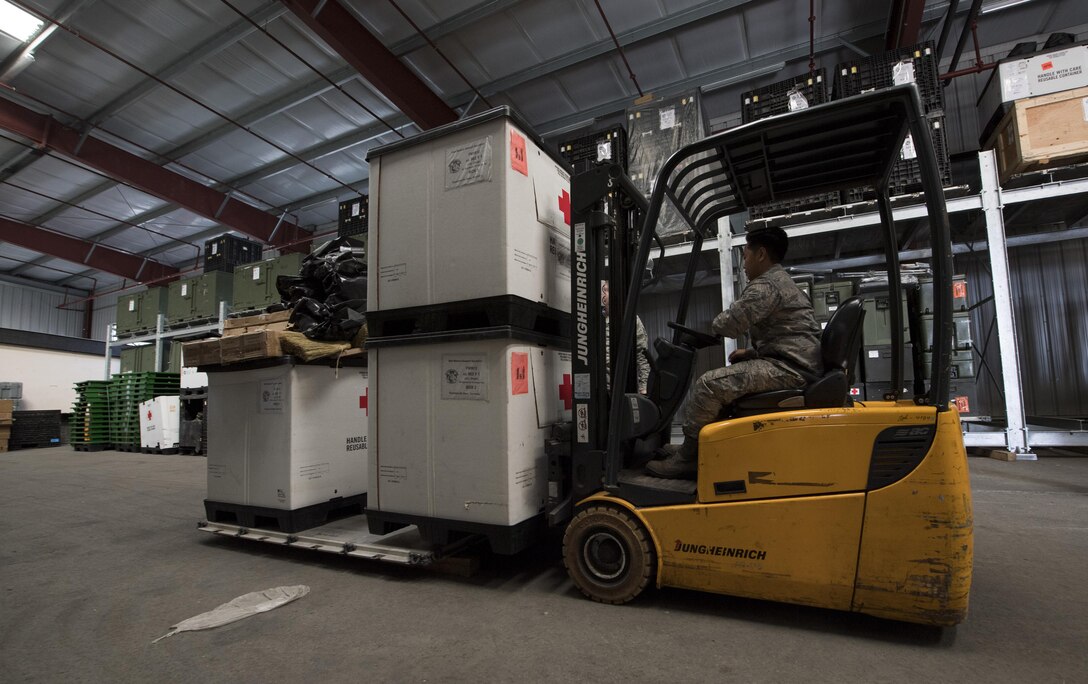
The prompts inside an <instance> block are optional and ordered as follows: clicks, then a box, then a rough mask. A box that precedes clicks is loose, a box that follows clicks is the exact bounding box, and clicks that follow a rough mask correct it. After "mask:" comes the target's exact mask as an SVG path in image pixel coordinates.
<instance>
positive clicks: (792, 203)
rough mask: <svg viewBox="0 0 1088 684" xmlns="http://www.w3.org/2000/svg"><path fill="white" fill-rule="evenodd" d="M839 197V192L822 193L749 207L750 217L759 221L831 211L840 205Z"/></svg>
mask: <svg viewBox="0 0 1088 684" xmlns="http://www.w3.org/2000/svg"><path fill="white" fill-rule="evenodd" d="M839 196H840V195H839V193H838V192H821V193H819V194H816V195H808V196H807V197H798V198H796V199H790V200H782V201H777V202H767V203H765V204H757V205H754V206H752V207H749V209H748V215H749V217H751V218H754V219H757V218H768V217H771V216H782V215H785V214H796V213H797V212H801V211H818V210H821V209H830V208H831V207H833V206H835V205H836V204H838V203H839Z"/></svg>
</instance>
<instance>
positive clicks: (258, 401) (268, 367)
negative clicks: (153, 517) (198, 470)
mask: <svg viewBox="0 0 1088 684" xmlns="http://www.w3.org/2000/svg"><path fill="white" fill-rule="evenodd" d="M263 365H264V367H258V368H250V369H247V370H237V371H217V372H213V373H209V374H208V418H207V419H208V421H209V422H208V501H207V502H206V504H205V507H206V508H207V509H208V513H209V519H214V515H213V513H214V511H215V510H216V507H217V505H219V504H233V505H241V506H249V507H253V508H255V509H264V508H267V509H276V510H284V511H297V510H299V509H304V508H307V507H309V506H320V505H325V504H328V502H330V501H338V500H342V499H350V498H352V497H363V496H365V495H366V492H367V481H368V480H367V476H368V470H367V458H366V456H367V446H368V445H367V418H366V414H367V411H368V399H369V392H368V381H367V369H366V368H363V367H339V368H337V367H330V366H329V365H318V364H314V365H306V364H301V363H296V362H293V361H287V360H277V361H276V362H269V363H268V364H263Z"/></svg>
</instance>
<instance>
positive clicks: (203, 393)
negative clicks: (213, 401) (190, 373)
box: [178, 387, 208, 401]
mask: <svg viewBox="0 0 1088 684" xmlns="http://www.w3.org/2000/svg"><path fill="white" fill-rule="evenodd" d="M178 396H179V397H181V400H182V401H192V400H194V399H207V398H208V388H207V387H181V388H179V389H178Z"/></svg>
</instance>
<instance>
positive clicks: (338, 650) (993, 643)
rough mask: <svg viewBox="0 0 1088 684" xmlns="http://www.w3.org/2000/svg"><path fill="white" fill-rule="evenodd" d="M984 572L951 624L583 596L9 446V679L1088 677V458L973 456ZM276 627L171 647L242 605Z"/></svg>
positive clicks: (238, 627)
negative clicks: (397, 554)
mask: <svg viewBox="0 0 1088 684" xmlns="http://www.w3.org/2000/svg"><path fill="white" fill-rule="evenodd" d="M970 463H971V470H972V481H973V485H974V502H975V535H976V536H975V575H974V587H973V591H972V596H971V614H970V616H969V618H968V620H967V622H966V623H964V624H963V625H960V626H959V627H958V628H956V629H947V630H943V631H938V630H932V629H926V628H921V627H916V626H911V625H904V624H897V623H892V622H886V621H882V620H877V619H872V618H868V617H865V616H860V615H851V614H847V613H838V612H833V611H827V610H817V609H810V608H801V607H793V606H787V605H781V604H775V603H767V602H761V601H752V600H745V599H737V598H730V597H725V596H713V595H707V594H699V593H695V592H688V591H680V590H664V591H656V590H651V591H649V592H648V593H647V594H645V595H643V596H642V597H641V598H640V599H639V600H637V601H636V602H635V603H633V604H631V605H628V606H622V607H614V606H603V605H598V604H596V603H592V602H590V601H588V600H586V599H583V598H582V597H581V595H580V594H579V593H578V592H577V591H576V590H575V589H574V588H573V586H572V585H571V583H570V581H569V580H568V579H567V576H566V574H565V572H564V571H563V568H562V564H561V562H560V560H559V558H558V551H557V547H556V546H555V545H551V546H545V547H542V548H541V549H540V550H539V551H538V552H535V553H530V554H526V555H525V556H523V557H518V558H514V559H491V560H487V561H486V562H485V564H484V567H483V569H482V570H481V571H480V572H479V573H478V574H477V575H476V576H474V577H471V578H460V577H456V576H449V575H439V574H435V573H434V572H433V571H427V570H422V569H414V568H402V567H394V566H388V565H383V564H381V563H376V562H369V561H361V560H354V559H348V558H342V557H338V556H332V555H325V554H317V553H312V552H309V553H308V552H306V551H303V550H300V549H287V548H281V547H274V546H271V545H262V544H259V543H255V542H244V541H242V540H235V539H221V538H215V537H212V536H210V535H205V534H202V533H200V532H198V531H197V529H196V525H195V522H196V521H197V520H198V519H199V518H200V517H201V515H202V512H203V509H202V505H201V499H202V496H203V493H204V459H203V458H200V457H191V456H151V455H141V454H128V453H117V452H110V451H107V452H99V453H90V454H87V453H76V452H73V451H71V450H70V449H68V448H63V447H62V448H53V449H40V450H33V451H17V452H12V453H5V454H0V542H2V543H0V673H3V676H2V679H3V680H4V681H7V682H15V681H24V680H51V681H56V680H66V681H71V680H76V681H157V682H171V681H227V680H238V681H262V682H279V681H315V680H324V681H348V680H355V681H358V680H360V679H363V678H365V679H366V680H369V681H396V682H401V681H428V680H430V681H436V680H439V681H478V680H485V681H559V680H591V679H592V680H596V681H601V682H613V681H614V682H641V681H667V680H672V681H707V682H711V681H723V680H739V681H791V680H793V681H797V680H806V681H843V680H847V681H849V680H856V681H867V682H868V681H905V680H911V681H938V680H940V681H957V680H958V681H990V682H999V681H1000V682H1003V681H1055V682H1060V681H1069V682H1073V681H1086V680H1088V648H1086V647H1085V644H1088V620H1086V619H1085V615H1088V582H1086V581H1085V580H1086V577H1088V575H1086V574H1085V568H1086V567H1088V533H1086V532H1088V529H1086V528H1088V496H1086V494H1088V458H1084V457H1081V458H1069V457H1064V458H1063V457H1059V456H1055V457H1044V458H1043V459H1042V460H1040V461H1038V462H1034V463H1032V462H1021V463H1004V462H998V461H994V460H990V459H987V458H982V457H974V458H972V459H971V461H970ZM287 584H306V585H309V586H310V588H311V593H310V594H309V595H308V596H305V597H303V598H302V599H300V600H298V601H297V602H295V603H291V604H288V605H286V606H283V607H281V608H278V609H276V610H273V611H271V612H269V613H266V614H262V615H258V616H255V617H252V618H249V619H247V620H243V621H241V622H236V623H234V624H231V625H228V626H225V627H221V628H219V629H215V630H211V631H205V632H191V633H183V634H178V635H176V636H174V637H171V638H169V639H166V640H164V641H162V642H160V643H158V644H155V645H152V644H151V640H152V639H154V638H155V637H158V636H160V635H162V634H164V633H165V632H166V631H167V629H168V628H169V627H170V625H172V624H174V623H176V622H178V621H180V620H183V619H185V618H188V617H191V616H193V615H196V614H198V613H201V612H204V611H207V610H210V609H212V608H214V607H216V606H217V605H219V604H221V603H224V602H226V601H228V600H230V599H232V598H234V597H236V596H239V595H241V594H245V593H247V592H250V591H255V590H260V589H265V588H268V587H273V586H278V585H287Z"/></svg>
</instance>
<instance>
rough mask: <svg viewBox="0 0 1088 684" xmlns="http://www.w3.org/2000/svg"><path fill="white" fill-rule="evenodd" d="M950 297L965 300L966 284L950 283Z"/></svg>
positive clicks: (959, 282) (958, 281)
mask: <svg viewBox="0 0 1088 684" xmlns="http://www.w3.org/2000/svg"><path fill="white" fill-rule="evenodd" d="M952 297H953V298H955V299H967V283H965V282H963V281H962V280H957V281H956V282H954V283H952Z"/></svg>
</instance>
